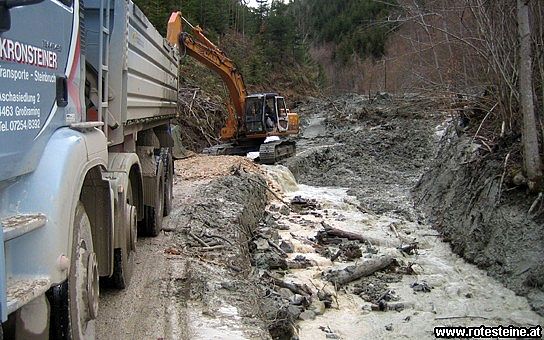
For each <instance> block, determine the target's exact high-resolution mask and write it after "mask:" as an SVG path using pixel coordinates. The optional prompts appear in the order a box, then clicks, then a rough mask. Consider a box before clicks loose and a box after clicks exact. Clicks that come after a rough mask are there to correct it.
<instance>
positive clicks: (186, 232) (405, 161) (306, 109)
mask: <svg viewBox="0 0 544 340" xmlns="http://www.w3.org/2000/svg"><path fill="white" fill-rule="evenodd" d="M415 103H417V105H415ZM414 107H418V109H417V110H416V109H414ZM297 109H298V111H299V112H300V114H301V116H302V119H303V122H304V130H303V134H302V135H301V137H300V139H299V140H298V147H299V153H298V155H297V156H296V157H294V158H292V159H289V160H287V161H285V162H284V164H283V165H276V166H258V165H255V164H253V163H251V162H250V161H248V160H247V159H245V158H241V157H200V156H199V157H193V158H189V159H186V160H182V161H177V162H176V180H175V190H174V195H175V201H174V210H173V212H172V214H171V216H170V217H169V218H168V219H167V220H166V221H165V232H164V233H163V234H162V235H160V236H159V237H158V238H155V239H141V240H139V246H140V247H139V250H138V258H137V259H138V261H137V262H138V268H137V269H136V271H135V274H134V275H135V276H134V279H133V282H132V284H131V286H130V287H129V289H127V290H126V291H122V292H116V291H102V295H101V301H100V302H101V305H100V308H101V312H100V317H99V325H98V330H99V332H98V335H99V338H100V339H109V338H120V339H125V338H142V339H159V338H164V339H189V338H190V339H194V338H197V339H266V338H278V339H296V338H299V339H359V338H381V339H397V338H418V339H425V338H432V337H433V333H432V329H433V327H434V326H440V325H441V326H444V325H476V326H479V325H481V324H485V325H489V326H491V325H517V326H536V325H542V324H543V323H544V322H543V319H542V318H541V317H539V316H538V315H537V314H535V313H534V312H533V311H531V307H530V306H529V304H528V302H527V299H526V298H524V297H520V296H517V295H516V294H515V293H514V292H513V291H511V290H509V289H507V288H505V287H504V286H503V285H502V284H501V283H500V282H498V281H497V280H495V279H494V278H492V277H489V276H487V275H486V273H485V272H484V271H482V270H480V269H478V268H477V267H476V266H474V265H471V264H469V263H467V262H466V261H465V260H463V259H462V258H461V257H459V256H458V255H456V254H454V253H453V252H452V250H451V248H450V245H449V243H448V242H445V241H446V240H445V239H444V238H443V237H442V234H441V233H440V232H439V231H437V230H435V229H433V227H432V226H431V225H430V224H427V223H426V218H425V216H424V215H422V214H421V213H419V212H418V211H417V210H416V209H414V200H413V198H412V195H411V190H412V189H413V187H414V186H415V185H416V184H417V183H418V180H419V178H420V177H421V175H422V174H423V173H424V172H425V170H426V169H427V168H428V166H429V164H431V160H432V159H433V157H434V155H435V153H436V146H437V145H438V140H439V139H440V136H441V135H443V133H444V131H445V130H444V126H445V125H444V121H445V120H447V117H446V116H445V115H443V114H441V113H439V112H435V111H433V109H432V105H426V104H425V103H423V104H422V103H421V102H420V101H419V99H415V98H404V99H402V100H397V99H393V100H392V99H391V98H388V97H387V96H385V97H382V98H379V99H377V100H375V101H372V102H370V101H368V100H367V99H366V98H364V97H363V96H358V95H346V96H342V97H340V98H337V99H336V100H334V101H327V100H321V99H319V100H318V99H313V100H309V101H308V102H305V103H303V104H301V105H300V106H299V107H298V108H297ZM331 230H333V231H334V230H336V231H340V232H342V233H344V234H341V235H337V234H334V233H332V234H331ZM345 232H348V234H345ZM349 233H351V234H349ZM353 235H355V237H354V236H353ZM377 262H379V263H381V264H383V265H382V266H380V268H378V269H377V270H376V271H375V272H372V273H368V274H369V275H367V276H364V277H362V278H358V279H356V280H354V281H349V282H339V281H335V279H334V275H335V273H336V274H338V273H352V272H353V269H354V268H361V267H365V268H368V266H369V264H370V263H377ZM346 268H348V269H347V270H346Z"/></svg>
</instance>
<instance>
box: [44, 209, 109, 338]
mask: <svg viewBox="0 0 544 340" xmlns="http://www.w3.org/2000/svg"><path fill="white" fill-rule="evenodd" d="M70 259H71V261H70V262H71V263H70V272H69V274H68V280H67V281H66V282H65V283H63V284H61V285H58V286H55V287H53V288H52V289H51V290H50V291H49V292H48V298H49V301H50V302H51V325H50V328H49V331H50V338H52V339H73V340H82V339H94V338H95V319H96V316H97V315H98V294H99V292H98V290H99V287H98V263H97V262H96V255H95V253H94V247H93V239H92V234H91V223H90V222H89V218H88V216H87V213H86V212H85V208H84V207H83V204H82V203H81V202H78V203H77V206H76V211H75V214H74V229H73V241H72V250H71V254H70Z"/></svg>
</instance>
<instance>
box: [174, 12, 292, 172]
mask: <svg viewBox="0 0 544 340" xmlns="http://www.w3.org/2000/svg"><path fill="white" fill-rule="evenodd" d="M185 25H187V27H188V28H189V32H185V30H184V29H185ZM167 40H168V42H169V43H170V44H171V45H173V46H177V47H178V48H179V49H180V50H181V51H182V52H183V53H182V54H187V55H189V56H191V57H193V58H194V59H196V60H197V61H199V62H200V63H202V64H203V65H205V66H206V67H208V68H209V69H211V70H213V71H214V72H215V73H217V74H218V75H219V76H220V77H221V79H222V80H223V82H224V83H225V85H226V87H227V89H228V91H229V98H230V101H229V103H227V112H228V117H227V121H226V123H225V127H223V128H222V129H221V140H222V141H223V144H220V145H217V146H213V147H211V148H209V149H208V150H207V151H208V153H210V154H229V155H232V154H238V155H245V154H246V153H247V152H251V151H259V152H260V153H261V157H260V158H261V161H262V162H264V163H267V164H273V163H275V162H276V161H277V160H279V159H281V158H287V157H291V156H293V155H294V154H295V151H296V147H295V144H294V142H293V141H287V140H281V139H280V140H278V138H285V137H289V136H292V135H296V134H298V132H299V117H298V114H296V113H294V112H290V111H289V109H287V107H286V105H285V99H284V98H283V97H282V96H280V95H278V94H276V93H258V94H251V95H249V94H248V93H247V89H246V85H245V82H244V78H243V77H242V74H241V73H240V72H239V70H238V68H237V67H236V64H235V63H234V61H233V60H231V59H230V58H228V57H227V56H226V54H225V53H224V52H223V51H222V50H221V49H220V48H219V47H217V46H216V45H215V44H214V43H213V42H211V41H210V40H209V39H208V38H207V37H206V36H205V35H204V32H203V30H202V28H200V26H193V25H192V24H191V23H190V22H189V21H188V20H187V19H185V18H184V17H183V15H182V13H181V12H174V13H172V15H171V16H170V20H169V21H168V33H167ZM268 137H278V138H276V140H274V141H273V142H271V143H265V141H266V140H267V138H268Z"/></svg>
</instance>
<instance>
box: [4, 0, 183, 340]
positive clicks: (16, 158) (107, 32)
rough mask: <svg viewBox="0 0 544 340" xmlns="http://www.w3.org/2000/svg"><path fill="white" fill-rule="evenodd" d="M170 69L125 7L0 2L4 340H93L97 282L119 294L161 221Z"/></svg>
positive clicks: (152, 34) (149, 30)
mask: <svg viewBox="0 0 544 340" xmlns="http://www.w3.org/2000/svg"><path fill="white" fill-rule="evenodd" d="M178 58H179V57H178V55H177V51H175V50H174V49H172V48H170V47H169V45H168V44H167V43H166V42H165V40H164V38H163V37H162V36H161V35H160V34H159V33H158V32H157V30H156V29H155V28H154V27H153V25H152V24H151V23H150V22H149V20H148V19H147V18H146V17H145V15H144V14H143V13H142V12H141V11H140V10H139V8H138V7H137V6H136V5H135V4H134V3H133V2H132V1H130V0H120V1H114V0H87V1H85V3H83V1H79V0H5V1H0V227H1V231H2V232H1V234H0V237H1V238H2V240H0V316H1V319H2V328H0V329H1V330H3V334H4V336H6V338H16V339H27V338H40V339H47V338H51V339H65V338H66V339H67V338H77V339H93V338H94V334H95V330H94V327H95V326H94V323H95V322H94V320H95V318H96V316H97V313H98V296H99V281H105V283H106V284H107V285H109V286H112V287H115V288H119V289H123V288H125V287H126V286H128V285H129V284H130V278H131V276H132V273H133V271H134V265H135V264H134V252H135V250H136V245H137V238H138V235H148V236H156V235H157V234H158V233H159V232H160V230H161V225H162V218H163V216H165V215H167V214H168V213H169V211H170V209H171V198H172V181H173V179H172V176H173V158H172V153H171V148H172V146H173V140H172V137H171V134H170V122H171V120H172V119H174V118H176V114H177V109H176V107H177V65H178ZM0 334H2V333H0Z"/></svg>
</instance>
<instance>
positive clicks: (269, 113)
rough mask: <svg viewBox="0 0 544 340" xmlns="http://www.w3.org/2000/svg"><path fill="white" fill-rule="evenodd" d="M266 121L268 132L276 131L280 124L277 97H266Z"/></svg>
mask: <svg viewBox="0 0 544 340" xmlns="http://www.w3.org/2000/svg"><path fill="white" fill-rule="evenodd" d="M264 123H265V126H266V130H267V131H268V132H271V131H274V130H275V129H276V127H277V125H278V109H277V107H276V98H275V97H270V98H266V103H265V108H264Z"/></svg>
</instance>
